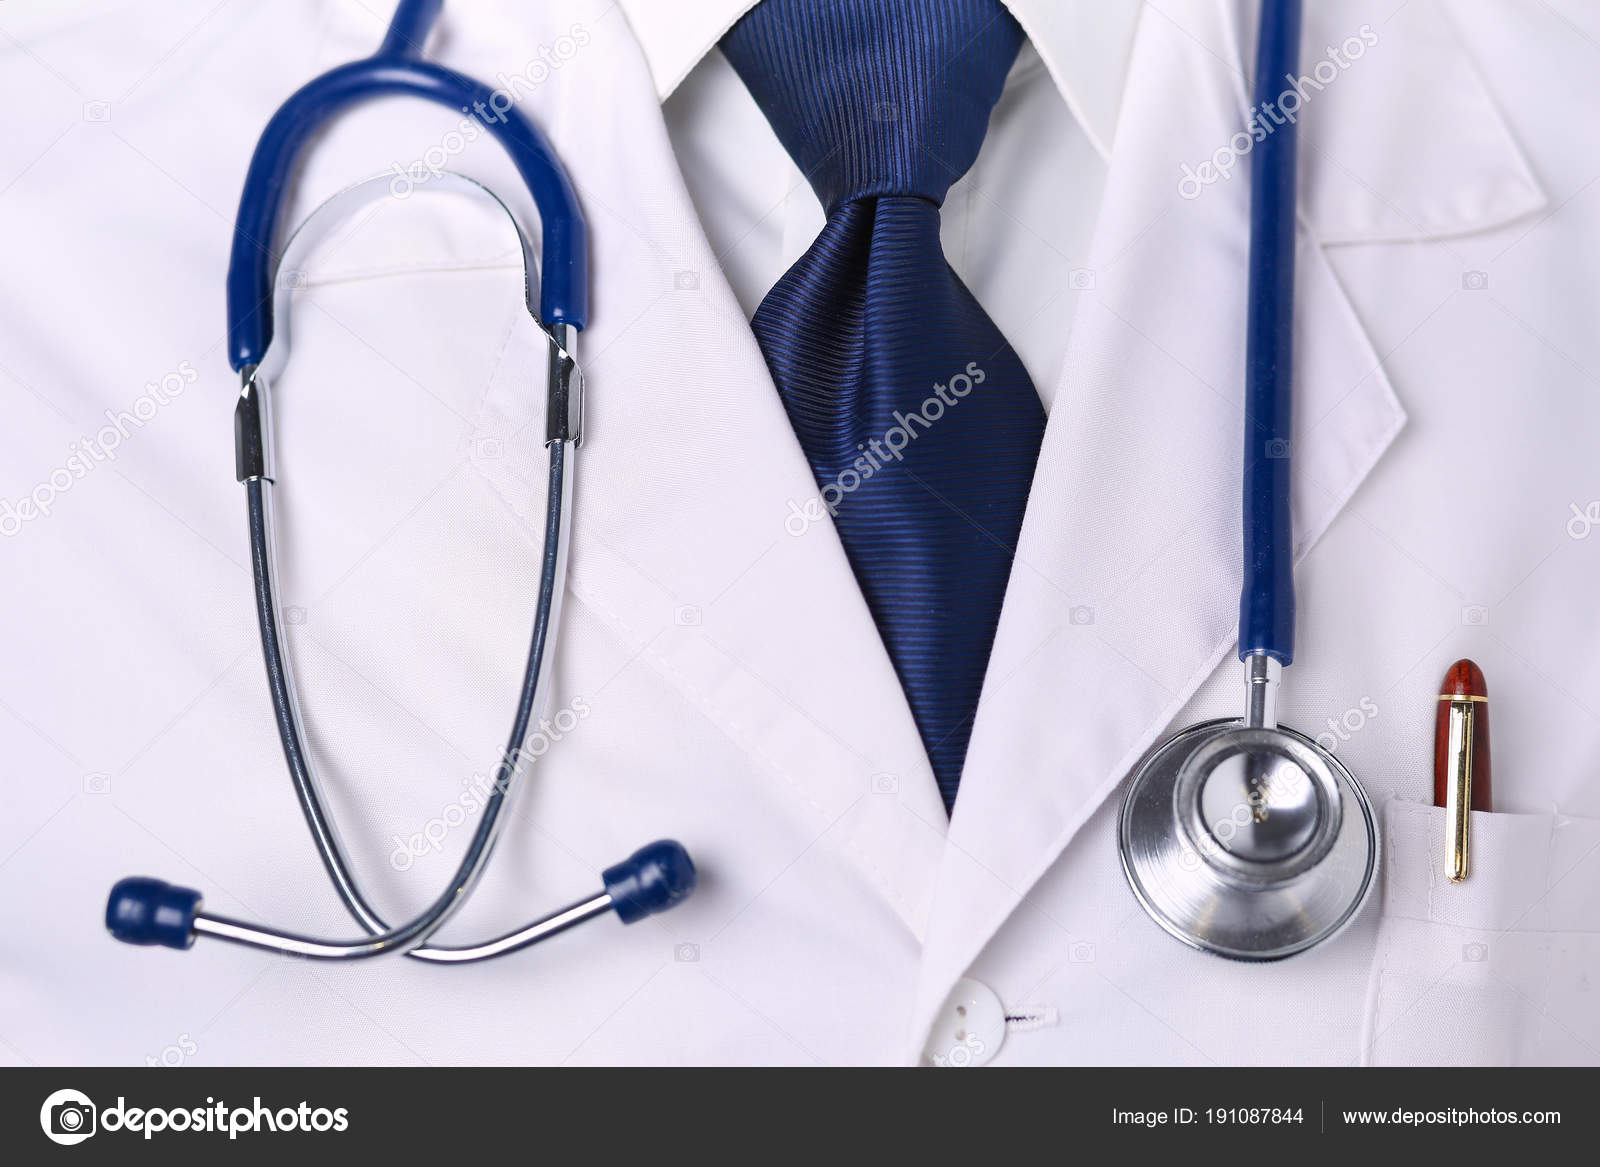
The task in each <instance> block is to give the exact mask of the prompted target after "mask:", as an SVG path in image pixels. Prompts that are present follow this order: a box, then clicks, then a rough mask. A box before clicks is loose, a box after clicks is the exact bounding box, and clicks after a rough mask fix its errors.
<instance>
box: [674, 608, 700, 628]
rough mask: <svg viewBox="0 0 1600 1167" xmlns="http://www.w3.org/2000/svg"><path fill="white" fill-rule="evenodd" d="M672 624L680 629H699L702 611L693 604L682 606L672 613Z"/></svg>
mask: <svg viewBox="0 0 1600 1167" xmlns="http://www.w3.org/2000/svg"><path fill="white" fill-rule="evenodd" d="M672 622H673V623H674V624H676V625H678V627H680V628H698V627H699V626H700V609H699V608H697V607H695V605H693V604H680V605H679V606H678V607H677V608H676V609H674V611H673V613H672Z"/></svg>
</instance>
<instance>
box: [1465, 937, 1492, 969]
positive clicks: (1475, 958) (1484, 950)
mask: <svg viewBox="0 0 1600 1167" xmlns="http://www.w3.org/2000/svg"><path fill="white" fill-rule="evenodd" d="M1461 959H1462V960H1464V961H1467V962H1468V963H1469V964H1482V963H1483V962H1484V961H1486V960H1488V959H1489V946H1488V945H1487V944H1482V943H1479V942H1478V941H1476V940H1475V941H1473V942H1472V943H1471V944H1463V945H1462V946H1461Z"/></svg>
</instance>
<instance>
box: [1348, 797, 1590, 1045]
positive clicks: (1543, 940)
mask: <svg viewBox="0 0 1600 1167" xmlns="http://www.w3.org/2000/svg"><path fill="white" fill-rule="evenodd" d="M1444 815H1445V812H1444V811H1443V810H1442V809H1440V808H1438V807H1432V806H1422V805H1419V804H1416V803H1408V802H1391V803H1390V804H1389V805H1388V806H1387V807H1386V808H1385V814H1384V850H1385V870H1384V874H1383V883H1382V896H1383V902H1382V917H1381V921H1380V924H1379V932H1378V942H1377V950H1376V954H1375V956H1374V960H1373V967H1372V974H1371V981H1370V984H1369V987H1368V1008H1367V1015H1366V1032H1365V1033H1364V1034H1363V1040H1362V1051H1363V1060H1364V1061H1365V1062H1367V1063H1368V1064H1371V1065H1550V1064H1593V1063H1597V1062H1600V891H1597V888H1600V819H1579V818H1571V817H1568V816H1565V815H1561V814H1539V815H1522V814H1488V813H1479V812H1474V813H1473V815H1472V828H1471V870H1470V874H1469V875H1468V877H1467V879H1466V880H1464V881H1463V882H1461V883H1458V884H1452V883H1451V882H1450V881H1449V879H1448V877H1447V876H1446V874H1445V862H1444V856H1445V817H1444Z"/></svg>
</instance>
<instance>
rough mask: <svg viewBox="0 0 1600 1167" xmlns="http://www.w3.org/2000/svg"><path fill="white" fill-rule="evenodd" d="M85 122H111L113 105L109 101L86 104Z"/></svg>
mask: <svg viewBox="0 0 1600 1167" xmlns="http://www.w3.org/2000/svg"><path fill="white" fill-rule="evenodd" d="M83 120H84V121H86V122H109V121H110V120H111V103H110V102H109V101H86V102H84V103H83Z"/></svg>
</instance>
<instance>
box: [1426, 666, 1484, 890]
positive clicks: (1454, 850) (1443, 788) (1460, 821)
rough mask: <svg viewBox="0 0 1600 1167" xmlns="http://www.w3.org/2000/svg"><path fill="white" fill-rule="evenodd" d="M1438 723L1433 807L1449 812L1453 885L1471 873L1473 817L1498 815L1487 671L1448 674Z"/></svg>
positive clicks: (1448, 862) (1447, 849)
mask: <svg viewBox="0 0 1600 1167" xmlns="http://www.w3.org/2000/svg"><path fill="white" fill-rule="evenodd" d="M1441 688H1442V690H1443V691H1442V692H1441V693H1440V694H1439V714H1438V717H1437V718H1436V720H1435V730H1434V759H1433V804H1434V805H1435V806H1441V807H1443V808H1444V832H1445V838H1444V857H1445V868H1446V871H1447V873H1448V874H1449V876H1450V882H1451V883H1460V882H1461V881H1462V880H1463V879H1465V878H1467V873H1468V871H1469V870H1470V868H1471V859H1472V857H1471V845H1472V840H1471V833H1472V812H1473V811H1475V810H1480V811H1487V810H1492V809H1493V806H1492V805H1491V802H1490V798H1491V795H1490V787H1489V782H1490V779H1489V690H1488V687H1487V686H1486V685H1485V684H1484V680H1483V670H1482V669H1480V668H1478V666H1477V665H1475V664H1474V663H1473V662H1472V661H1470V660H1458V661H1456V663H1455V664H1453V665H1451V666H1450V670H1449V672H1447V673H1446V674H1445V678H1444V684H1443V686H1441Z"/></svg>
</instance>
